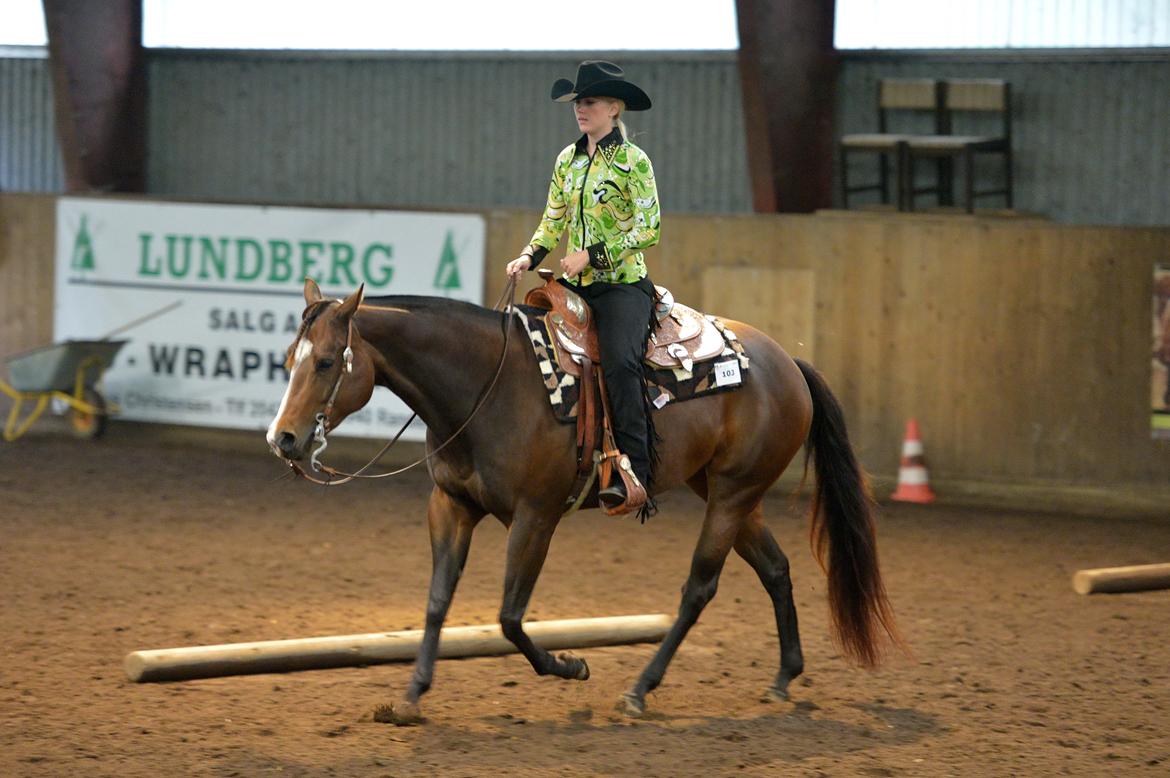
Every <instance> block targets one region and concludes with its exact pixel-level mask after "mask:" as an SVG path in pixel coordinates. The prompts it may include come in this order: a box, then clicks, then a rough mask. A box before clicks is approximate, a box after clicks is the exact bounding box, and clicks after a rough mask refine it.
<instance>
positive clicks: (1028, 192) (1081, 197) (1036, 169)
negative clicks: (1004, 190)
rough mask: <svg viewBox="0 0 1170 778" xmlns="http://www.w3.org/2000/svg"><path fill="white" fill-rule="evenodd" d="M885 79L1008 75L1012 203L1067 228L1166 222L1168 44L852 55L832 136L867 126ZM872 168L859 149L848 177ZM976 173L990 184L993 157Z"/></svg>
mask: <svg viewBox="0 0 1170 778" xmlns="http://www.w3.org/2000/svg"><path fill="white" fill-rule="evenodd" d="M1122 57H1124V59H1119V58H1122ZM883 77H935V78H1003V79H1007V80H1008V81H1010V82H1011V84H1012V90H1013V106H1014V112H1015V115H1014V121H1013V125H1012V133H1013V137H1014V142H1013V147H1014V149H1015V177H1016V186H1015V190H1016V208H1017V209H1019V210H1024V211H1032V212H1036V213H1038V214H1042V215H1045V216H1049V217H1051V218H1053V219H1057V220H1059V221H1063V222H1071V223H1076V224H1141V225H1157V224H1170V186H1167V183H1166V182H1167V181H1170V87H1168V86H1167V85H1168V84H1170V51H1167V50H1155V51H1149V52H1146V53H1136V52H1130V53H1125V52H1107V51H1103V52H1101V53H1100V56H1099V57H1093V56H1086V55H1085V54H1083V53H1081V54H1075V55H1072V54H1070V55H1068V56H1064V57H1061V56H1060V55H1054V54H1053V53H1052V52H1043V53H1036V54H1033V55H1029V54H1027V53H1016V54H1013V53H1002V52H1001V53H986V54H978V53H970V54H956V53H923V54H916V53H910V52H888V53H883V54H870V55H861V54H853V55H850V56H849V57H847V58H846V61H845V66H844V68H843V69H842V76H841V80H840V83H839V94H838V101H839V102H838V119H837V121H838V128H839V131H840V132H867V131H870V132H872V131H874V130H876V128H877V116H876V107H875V106H876V97H875V95H876V89H877V81H878V79H879V78H883ZM976 118H978V117H976ZM966 126H968V127H970V126H972V125H969V124H968V125H966ZM975 126H976V127H977V128H978V127H982V128H983V129H987V128H988V125H987V123H986V121H985V122H984V123H982V124H981V125H975ZM963 127H964V125H962V124H957V126H956V127H955V132H962V131H963ZM891 129H898V128H897V127H896V126H892V127H891ZM875 170H876V165H875V163H874V162H873V161H872V160H866V159H864V158H863V157H861V156H859V157H858V158H857V159H856V160H855V161H853V162H851V164H850V177H851V180H852V181H857V182H859V183H860V182H861V181H862V180H865V179H869V180H872V179H873V178H874V176H875V173H874V172H873V171H875ZM922 172H923V174H924V175H925V174H926V171H922ZM977 178H978V180H979V186H980V187H981V188H991V185H992V184H993V183H996V182H998V181H999V180H1000V168H999V161H998V158H995V157H993V156H992V155H988V159H987V160H985V161H983V162H982V163H980V167H979V168H978V170H977ZM920 180H921V179H920ZM923 183H925V181H923ZM930 198H931V196H924V197H923V198H922V202H923V204H924V205H929V204H930V203H931V199H930ZM1000 202H1002V201H1001V200H995V199H992V198H988V199H986V200H982V201H980V204H982V205H987V206H994V205H997V204H998V203H1000Z"/></svg>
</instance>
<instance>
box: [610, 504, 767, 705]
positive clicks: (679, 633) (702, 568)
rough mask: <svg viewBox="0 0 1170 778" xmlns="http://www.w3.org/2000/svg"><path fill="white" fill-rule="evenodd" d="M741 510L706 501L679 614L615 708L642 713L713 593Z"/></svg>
mask: <svg viewBox="0 0 1170 778" xmlns="http://www.w3.org/2000/svg"><path fill="white" fill-rule="evenodd" d="M744 513H745V509H743V508H741V507H738V505H737V503H736V502H735V501H717V500H711V501H709V502H708V503H707V516H706V518H705V519H704V521H703V530H702V532H701V533H700V535H699V543H698V545H697V546H696V547H695V553H694V556H693V557H692V558H691V573H690V575H689V576H688V577H687V582H686V583H685V584H684V585H683V590H682V602H681V603H680V604H679V609H678V618H677V619H676V620H675V622H674V624H673V625H672V626H671V628H670V631H669V632H668V633H667V634H666V638H665V639H663V641H662V644H661V645H660V646H659V647H658V651H657V652H656V653H655V654H654V658H653V659H652V660H650V664H648V665H647V666H646V669H645V670H643V671H642V675H641V676H640V677H639V678H638V681H637V683H635V684H634V688H632V689H631V690H630V691H628V692H626V693H625V694H623V695H622V698H621V700H620V701H619V702H618V709H619V710H621V711H622V712H623V713H626V714H627V715H630V716H639V715H641V714H642V712H643V711H644V710H645V708H646V693H647V692H650V691H653V690H654V689H656V688H658V684H660V683H661V682H662V677H663V676H664V675H666V668H667V666H668V665H669V664H670V660H671V659H673V658H674V654H675V652H676V651H677V650H678V647H679V645H681V644H682V642H683V639H684V638H686V636H687V632H688V631H690V628H691V627H693V626H694V624H695V622H696V621H698V620H699V614H700V613H702V612H703V608H705V607H706V605H707V603H709V602H710V601H711V600H712V598H714V597H715V591H716V589H717V588H718V586H719V574H720V572H722V570H723V562H724V561H725V560H726V559H727V554H728V553H729V552H730V551H731V547H732V544H733V543H734V542H735V538H736V533H737V532H738V530H739V526H740V524H741V522H742V519H743V516H744Z"/></svg>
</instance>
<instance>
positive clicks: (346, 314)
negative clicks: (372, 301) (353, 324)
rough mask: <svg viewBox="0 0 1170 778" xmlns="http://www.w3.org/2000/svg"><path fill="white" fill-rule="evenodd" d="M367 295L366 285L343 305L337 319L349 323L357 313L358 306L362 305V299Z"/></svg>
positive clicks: (338, 311)
mask: <svg viewBox="0 0 1170 778" xmlns="http://www.w3.org/2000/svg"><path fill="white" fill-rule="evenodd" d="M365 294H366V285H365V284H362V285H361V286H359V287H358V288H357V291H356V292H354V293H353V294H351V295H350V296H349V297H347V298H345V300H344V301H343V302H342V303H341V307H340V308H338V309H337V317H338V318H339V319H341V320H342V321H348V320H349V319H351V318H353V315H354V314H355V313H357V309H358V306H359V305H361V304H362V298H363V297H365Z"/></svg>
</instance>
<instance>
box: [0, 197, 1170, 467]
mask: <svg viewBox="0 0 1170 778" xmlns="http://www.w3.org/2000/svg"><path fill="white" fill-rule="evenodd" d="M484 215H485V217H486V218H487V220H488V238H487V254H488V258H487V284H486V289H487V303H488V304H491V303H493V302H495V300H496V299H497V298H498V297H499V295H500V293H501V291H502V290H503V288H504V281H505V279H504V274H503V266H504V264H505V263H506V262H507V260H508V259H511V258H512V257H514V256H515V255H516V253H517V252H518V251H519V250H520V249H521V248H522V247H523V246H524V245H525V243H526V241H527V240H528V238H529V237H530V236H531V234H532V230H533V229H534V228H535V226H536V221H537V217H538V215H537V214H536V213H535V212H531V211H519V210H494V211H486V212H484ZM53 239H54V233H53V199H52V198H51V197H43V196H30V195H15V194H0V321H2V323H3V327H2V329H0V354H11V353H13V352H15V351H19V350H21V349H23V348H28V347H32V346H36V345H41V344H43V343H47V342H49V341H50V340H51V339H52V277H53V273H52V267H53V264H52V252H53ZM556 256H559V252H557V253H555V254H554V257H556ZM1168 261H1170V228H1120V227H1118V228H1103V227H1073V226H1067V225H1058V224H1052V223H1048V222H1042V221H1025V220H1020V219H994V218H976V217H967V216H951V215H947V216H931V215H906V214H901V215H883V214H859V213H827V214H818V215H814V216H758V215H742V216H680V215H675V216H673V217H671V218H670V219H669V220H668V221H667V223H666V228H665V230H664V237H663V241H662V244H661V245H660V246H658V247H657V248H655V249H652V250H651V253H650V257H649V262H650V266H651V272H652V276H653V278H654V280H655V281H656V282H657V283H659V284H663V285H665V286H669V287H670V288H671V289H672V291H673V292H674V294H675V297H676V298H677V299H679V300H681V301H684V302H687V303H690V304H692V305H695V306H696V307H701V308H704V309H706V310H709V311H710V312H712V313H718V314H720V315H724V316H728V317H731V318H738V319H742V320H744V321H747V322H749V323H752V324H755V325H756V326H759V327H760V328H761V329H763V330H765V331H767V332H769V333H770V334H772V335H773V337H775V338H776V339H777V340H778V341H779V342H780V343H781V344H782V345H783V346H784V347H785V348H786V349H788V350H789V352H790V353H792V354H794V355H797V356H802V357H804V358H806V359H810V360H811V361H813V362H814V363H815V364H816V365H817V366H818V367H819V368H820V369H821V371H822V372H823V373H824V374H825V376H826V377H827V379H828V380H829V382H830V385H831V386H832V387H833V389H834V391H835V392H836V393H837V395H838V397H839V399H840V400H841V403H842V405H843V406H844V408H845V411H846V414H847V419H848V421H849V424H850V430H851V433H852V435H853V438H854V442H855V444H856V445H857V448H858V450H859V453H860V455H861V458H862V461H863V462H864V463H865V464H866V465H867V466H868V467H869V468H870V469H872V470H874V471H875V472H879V473H893V472H896V469H897V464H898V457H899V453H900V450H901V441H902V434H903V430H904V425H905V422H906V419H908V418H909V417H912V416H913V417H915V418H917V419H918V421H919V422H920V424H921V427H922V432H923V437H924V443H925V446H926V454H927V459H928V463H929V465H930V467H931V473H932V475H935V476H937V477H942V478H964V479H995V480H1012V481H1025V482H1026V481H1068V482H1077V483H1084V484H1093V485H1124V484H1126V483H1131V484H1158V485H1164V484H1165V483H1167V481H1168V476H1170V443H1167V442H1164V441H1163V442H1157V441H1152V440H1151V439H1150V434H1149V395H1150V390H1149V385H1150V315H1151V313H1150V311H1151V307H1150V306H1151V285H1152V272H1153V265H1154V264H1155V263H1156V262H1168ZM546 263H548V265H549V266H550V267H555V262H554V258H553V257H550V259H548V260H546ZM535 281H536V278H535V274H529V276H528V277H527V278H526V281H525V285H524V287H523V288H524V289H526V288H528V287H530V286H532V285H533V284H534V283H535ZM522 292H523V289H522V290H521V294H522ZM2 410H3V409H2V408H0V411H2Z"/></svg>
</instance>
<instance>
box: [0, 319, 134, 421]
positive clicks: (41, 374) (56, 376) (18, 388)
mask: <svg viewBox="0 0 1170 778" xmlns="http://www.w3.org/2000/svg"><path fill="white" fill-rule="evenodd" d="M125 344H126V341H124V340H67V341H65V342H63V343H54V344H53V345H51V346H44V347H42V348H38V349H33V350H32V351H26V352H24V353H22V354H15V355H13V356H11V357H8V358H7V360H6V362H7V364H8V377H9V379H10V380H11V381H12V383H11V384H9V383H6V382H5V381H4V380H2V379H0V391H3V392H4V393H5V394H6V395H8V396H9V397H11V398H12V400H13V405H12V410H11V411H9V413H8V422H7V424H5V425H4V439H5V440H8V441H12V440H16V439H17V438H19V437H20V436H21V435H23V434H24V433H25V432H27V431H28V428H29V427H31V426H32V424H33V422H35V421H36V420H37V419H38V418H40V416H41V414H42V413H43V412H44V410H45V408H46V407H47V406H48V404H49V401H50V400H54V399H55V400H58V401H60V402H62V403H64V404H65V405H66V406H67V409H68V414H69V426H70V429H71V430H72V431H73V433H74V434H75V435H77V436H78V437H81V438H96V437H98V436H99V435H101V434H102V433H103V432H104V431H105V428H106V417H107V415H108V414H110V413H116V412H117V411H118V408H117V407H116V406H114V405H113V403H108V402H106V399H105V398H104V397H102V395H101V393H100V392H98V390H97V388H96V385H97V383H98V381H100V380H101V377H102V373H103V372H105V370H106V368H108V367H109V366H110V365H111V364H112V363H113V361H114V357H115V356H117V354H118V351H119V350H121V348H122V346H124V345H125ZM26 402H29V403H35V405H34V406H33V409H32V411H31V412H29V414H28V415H27V416H26V417H25V418H24V420H23V421H21V420H20V412H21V408H23V406H24V403H26Z"/></svg>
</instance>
